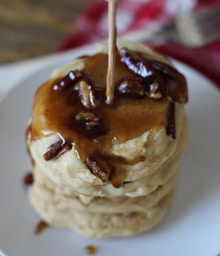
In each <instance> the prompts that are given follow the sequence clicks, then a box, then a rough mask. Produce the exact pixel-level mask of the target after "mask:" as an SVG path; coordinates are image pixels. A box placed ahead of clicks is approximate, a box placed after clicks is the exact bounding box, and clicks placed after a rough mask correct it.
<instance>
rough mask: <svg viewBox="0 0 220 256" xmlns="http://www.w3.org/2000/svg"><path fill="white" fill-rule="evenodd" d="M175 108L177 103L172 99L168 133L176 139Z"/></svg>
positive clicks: (169, 108) (169, 110)
mask: <svg viewBox="0 0 220 256" xmlns="http://www.w3.org/2000/svg"><path fill="white" fill-rule="evenodd" d="M175 109H176V105H175V103H174V102H172V101H171V102H170V103H169V105H168V113H167V126H166V133H167V136H170V137H171V138H173V139H176V121H175Z"/></svg>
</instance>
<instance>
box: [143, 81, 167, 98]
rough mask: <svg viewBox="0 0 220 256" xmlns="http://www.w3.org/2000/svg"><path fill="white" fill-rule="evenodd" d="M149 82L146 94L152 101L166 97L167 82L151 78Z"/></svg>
mask: <svg viewBox="0 0 220 256" xmlns="http://www.w3.org/2000/svg"><path fill="white" fill-rule="evenodd" d="M151 80H152V81H150V82H147V84H148V85H147V89H146V94H147V95H148V97H149V98H152V99H161V98H163V97H165V96H166V81H165V79H164V78H163V77H157V78H153V79H152V78H151Z"/></svg>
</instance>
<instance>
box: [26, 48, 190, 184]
mask: <svg viewBox="0 0 220 256" xmlns="http://www.w3.org/2000/svg"><path fill="white" fill-rule="evenodd" d="M83 61H84V69H83V70H73V71H70V72H69V73H68V74H67V75H66V76H65V77H63V78H62V77H61V78H59V79H55V80H52V79H50V80H48V81H47V82H45V83H44V84H43V85H42V86H41V87H40V88H39V89H38V91H37V92H36V95H35V103H34V105H33V115H32V124H33V125H32V127H33V128H32V131H31V133H32V135H31V139H32V140H35V139H38V138H41V137H43V136H48V135H50V134H54V133H56V134H59V135H60V137H61V143H60V144H59V147H60V148H59V150H58V151H57V152H60V151H61V152H63V151H62V150H63V148H64V146H65V145H66V142H67V141H68V142H70V143H72V144H73V145H74V146H75V150H77V152H78V156H79V157H80V158H81V160H82V161H84V162H86V163H87V165H88V167H89V168H90V170H91V171H92V172H93V169H95V170H97V168H101V169H104V170H105V171H104V173H100V172H99V173H98V174H97V173H96V176H98V177H99V178H100V179H102V180H103V181H108V179H109V176H110V173H109V171H108V170H107V169H108V168H105V167H103V166H104V165H105V164H104V163H99V166H96V167H94V168H93V167H92V166H94V165H93V163H94V162H96V161H95V160H94V161H93V160H92V159H93V157H94V156H98V155H99V156H102V157H103V159H108V160H106V161H107V162H110V161H109V159H111V157H112V161H111V162H114V161H122V159H121V158H117V157H115V156H109V155H107V156H106V155H105V151H106V150H105V149H106V148H108V147H109V146H111V145H112V144H113V143H123V142H125V141H127V140H130V139H133V138H136V137H138V136H140V135H141V134H143V133H144V132H146V131H149V132H150V133H155V132H157V131H158V130H159V129H161V128H162V127H164V128H165V127H167V123H168V122H169V120H168V118H167V116H168V106H169V102H170V101H177V102H186V101H187V98H186V97H185V95H187V91H186V83H185V79H184V77H183V76H182V75H181V74H180V73H179V72H178V71H177V70H176V69H174V68H172V67H170V66H168V65H167V64H164V63H162V62H159V61H153V60H152V59H148V56H145V55H143V54H141V53H138V52H131V51H129V50H128V49H126V48H123V49H122V50H121V52H118V53H117V55H116V74H115V98H114V103H113V104H112V105H107V104H106V102H105V100H106V98H105V88H106V72H107V63H108V55H107V54H104V53H98V54H96V55H93V56H89V57H85V58H84V59H83ZM184 90H185V93H182V92H184ZM180 95H181V96H180ZM36 102H37V104H36ZM143 120H144V121H143ZM172 121H173V120H172ZM61 134H62V136H61ZM168 135H169V134H168ZM172 137H174V136H172ZM68 145H69V143H68ZM70 149H71V147H69V150H70ZM52 150H54V147H52ZM67 150H68V148H67ZM64 151H65V150H64ZM45 153H46V152H45ZM51 158H53V157H49V158H48V159H46V160H50V159H51ZM100 165H101V166H100ZM110 169H111V168H110ZM104 174H105V175H104ZM103 175H104V176H103ZM122 176H123V175H122ZM117 183H118V182H117ZM119 183H120V182H119Z"/></svg>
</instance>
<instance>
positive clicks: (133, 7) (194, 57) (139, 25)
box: [58, 0, 220, 88]
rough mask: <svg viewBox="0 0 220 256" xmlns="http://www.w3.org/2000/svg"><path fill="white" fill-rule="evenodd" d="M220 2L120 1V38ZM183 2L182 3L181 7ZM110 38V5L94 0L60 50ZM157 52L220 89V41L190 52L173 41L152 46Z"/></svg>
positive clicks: (206, 0) (118, 16)
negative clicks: (205, 77) (208, 80)
mask: <svg viewBox="0 0 220 256" xmlns="http://www.w3.org/2000/svg"><path fill="white" fill-rule="evenodd" d="M216 2H219V0H199V1H196V0H182V2H180V1H176V0H157V1H156V0H118V4H117V32H118V36H121V35H126V34H128V33H131V32H135V31H138V30H143V29H146V30H154V29H155V30H157V29H160V28H162V27H164V26H166V25H167V24H168V23H169V22H171V21H172V19H173V18H174V17H175V16H176V15H177V14H178V13H179V12H180V10H181V12H190V11H194V10H195V9H199V8H205V7H206V6H207V5H211V4H215V3H216ZM180 3H182V4H181V5H180ZM107 37H108V3H107V1H105V0H93V1H91V2H90V4H89V5H88V6H87V8H86V9H85V10H84V12H83V13H82V14H81V15H80V16H79V18H78V20H77V21H75V22H74V26H73V28H72V29H71V31H70V32H69V34H68V35H67V36H66V38H65V39H64V41H63V42H62V43H61V45H60V47H59V48H58V51H63V50H66V49H71V48H75V47H79V46H82V45H85V44H89V43H92V42H96V41H100V40H103V39H106V38H107ZM151 46H152V47H153V48H155V49H156V50H157V51H159V52H161V53H163V54H166V55H169V56H170V57H173V58H176V59H177V60H180V61H182V62H184V63H186V64H188V65H191V66H192V67H194V68H196V69H197V70H199V71H200V72H201V73H203V74H204V75H206V76H207V77H209V78H210V79H211V80H212V81H213V82H214V83H215V84H216V85H218V86H219V88H220V40H219V41H218V42H214V43H212V44H209V45H207V46H205V47H201V48H196V49H189V48H185V47H182V46H180V45H177V44H175V43H173V42H163V44H160V45H158V44H157V45H151Z"/></svg>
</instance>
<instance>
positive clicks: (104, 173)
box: [86, 155, 111, 182]
mask: <svg viewBox="0 0 220 256" xmlns="http://www.w3.org/2000/svg"><path fill="white" fill-rule="evenodd" d="M86 164H87V166H88V168H89V169H90V171H91V172H92V173H93V174H94V175H95V176H97V177H98V178H99V179H101V180H102V181H103V182H107V181H109V178H110V174H111V168H110V166H109V165H108V163H107V162H106V161H105V159H104V158H103V157H102V156H100V155H95V156H90V157H88V158H87V159H86Z"/></svg>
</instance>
